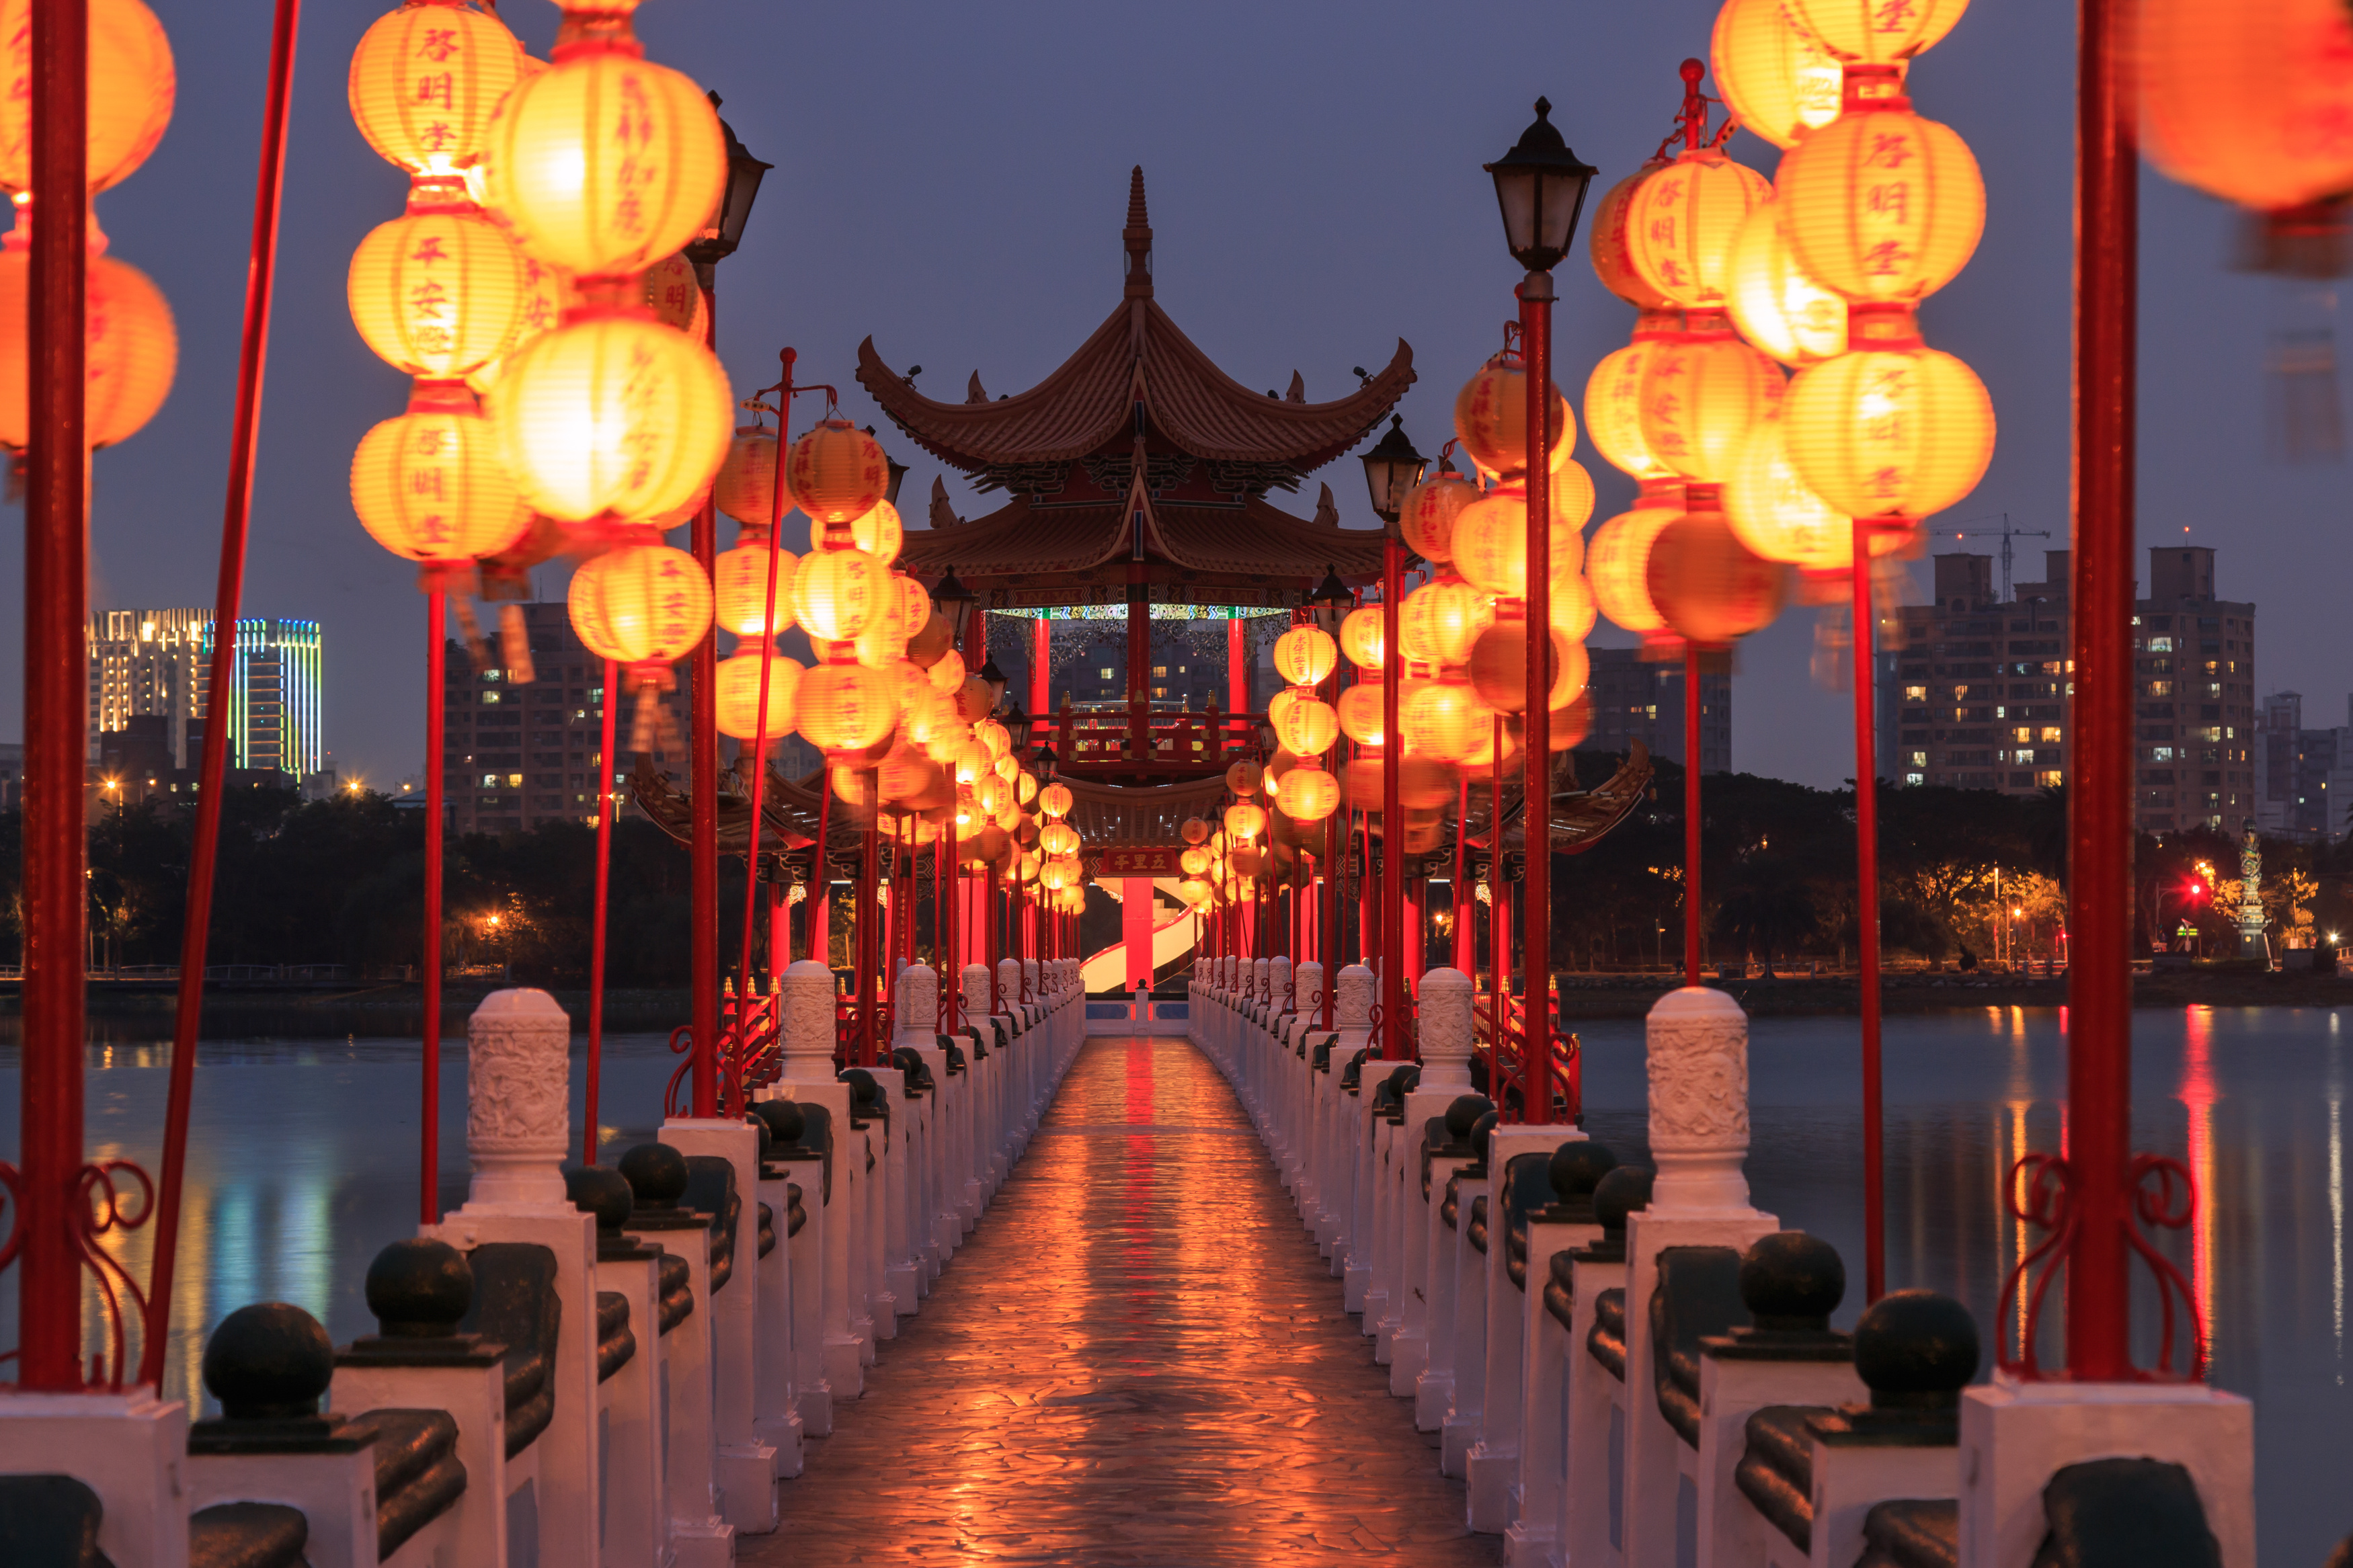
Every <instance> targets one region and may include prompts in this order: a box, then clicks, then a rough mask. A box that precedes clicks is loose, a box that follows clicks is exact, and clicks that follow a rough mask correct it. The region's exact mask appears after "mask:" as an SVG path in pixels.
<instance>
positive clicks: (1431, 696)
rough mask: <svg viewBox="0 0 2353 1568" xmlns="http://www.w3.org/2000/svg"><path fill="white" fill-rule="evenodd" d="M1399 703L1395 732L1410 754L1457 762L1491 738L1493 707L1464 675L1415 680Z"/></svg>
mask: <svg viewBox="0 0 2353 1568" xmlns="http://www.w3.org/2000/svg"><path fill="white" fill-rule="evenodd" d="M1416 686H1417V688H1418V689H1415V690H1413V691H1411V692H1409V693H1408V694H1406V695H1405V696H1404V697H1403V698H1402V699H1401V700H1399V701H1398V737H1399V739H1400V740H1401V741H1402V742H1404V745H1405V751H1406V754H1407V755H1408V756H1409V757H1427V758H1430V759H1433V760H1435V761H1438V762H1442V763H1458V762H1461V760H1462V759H1463V758H1465V757H1468V756H1470V755H1471V754H1472V752H1474V751H1476V750H1477V749H1478V748H1479V745H1480V743H1481V742H1483V741H1486V740H1488V739H1490V733H1489V732H1490V731H1492V730H1493V726H1494V721H1495V714H1494V710H1493V709H1491V708H1489V707H1488V706H1487V705H1486V704H1485V703H1483V702H1482V701H1480V700H1479V694H1478V693H1477V692H1476V691H1474V690H1473V689H1472V686H1471V682H1470V681H1469V680H1468V679H1447V680H1430V681H1421V682H1417V683H1416Z"/></svg>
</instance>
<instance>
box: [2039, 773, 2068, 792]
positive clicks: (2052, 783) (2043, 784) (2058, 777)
mask: <svg viewBox="0 0 2353 1568" xmlns="http://www.w3.org/2000/svg"><path fill="white" fill-rule="evenodd" d="M2034 782H2035V784H2036V785H2037V786H2038V787H2040V788H2042V789H2057V788H2058V787H2059V786H2060V785H2061V784H2065V783H2066V782H2067V775H2066V774H2065V773H2063V772H2061V771H2060V770H2059V769H2057V768H2045V769H2043V770H2042V772H2041V773H2036V774H2035V775H2034Z"/></svg>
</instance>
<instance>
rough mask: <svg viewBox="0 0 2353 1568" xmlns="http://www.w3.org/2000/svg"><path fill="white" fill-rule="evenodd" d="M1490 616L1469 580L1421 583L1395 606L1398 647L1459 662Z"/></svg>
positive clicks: (1432, 659) (1431, 659)
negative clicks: (1401, 602) (1396, 611)
mask: <svg viewBox="0 0 2353 1568" xmlns="http://www.w3.org/2000/svg"><path fill="white" fill-rule="evenodd" d="M1524 515H1525V514H1524ZM1523 526H1525V524H1524V525H1523ZM1521 552H1522V553H1523V554H1525V552H1526V542H1525V540H1523V541H1522V542H1521ZM1494 618H1495V613H1494V610H1493V606H1492V605H1489V603H1488V599H1487V595H1485V594H1483V593H1482V592H1481V591H1480V590H1478V589H1476V588H1474V587H1472V585H1471V584H1468V583H1465V582H1463V581H1461V579H1459V578H1452V577H1449V578H1442V579H1440V580H1439V581H1437V582H1434V583H1425V584H1422V585H1421V586H1420V587H1419V588H1416V589H1415V590H1414V591H1413V592H1412V593H1410V594H1408V595H1406V596H1405V602H1404V603H1403V604H1401V605H1398V652H1399V653H1401V654H1403V655H1404V656H1405V657H1406V658H1409V659H1412V660H1415V661H1416V662H1418V663H1421V664H1461V662H1462V661H1463V660H1464V659H1466V658H1470V657H1471V645H1472V643H1474V642H1476V641H1478V640H1479V634H1480V633H1481V632H1482V631H1483V630H1485V629H1486V627H1487V626H1488V625H1489V624H1490V623H1491V622H1493V620H1494ZM1294 749H1297V748H1294ZM1306 749H1307V750H1312V751H1319V752H1320V751H1322V750H1323V749H1324V748H1323V747H1321V746H1314V747H1310V748H1306Z"/></svg>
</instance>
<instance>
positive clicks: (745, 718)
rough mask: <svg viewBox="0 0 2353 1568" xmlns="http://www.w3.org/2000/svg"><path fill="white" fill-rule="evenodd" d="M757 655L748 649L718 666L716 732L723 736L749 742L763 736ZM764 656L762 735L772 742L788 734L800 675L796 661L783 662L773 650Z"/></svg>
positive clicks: (757, 651)
mask: <svg viewBox="0 0 2353 1568" xmlns="http://www.w3.org/2000/svg"><path fill="white" fill-rule="evenodd" d="M760 654H761V650H760V648H758V647H748V648H745V649H744V650H743V651H741V652H739V653H737V654H736V655H734V657H733V658H724V659H722V660H720V662H719V685H718V697H719V732H720V733H721V734H723V735H733V736H734V737H735V738H736V739H737V740H739V741H749V740H753V739H755V738H756V737H757V736H758V735H759V734H761V733H762V732H763V730H762V725H761V723H760V666H761V663H762V660H761V658H760ZM768 654H769V657H768V658H767V659H766V661H765V662H766V664H767V668H768V706H767V715H768V721H767V724H766V726H765V733H766V735H767V737H768V739H769V740H771V741H776V740H781V739H783V738H784V737H785V736H786V735H789V734H791V733H792V731H793V714H794V710H795V699H796V698H797V696H798V695H799V692H800V684H801V675H802V673H803V671H802V668H801V665H800V663H799V661H797V660H796V659H790V658H786V657H785V656H784V655H783V654H780V653H777V652H776V651H775V650H774V649H770V650H768Z"/></svg>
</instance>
